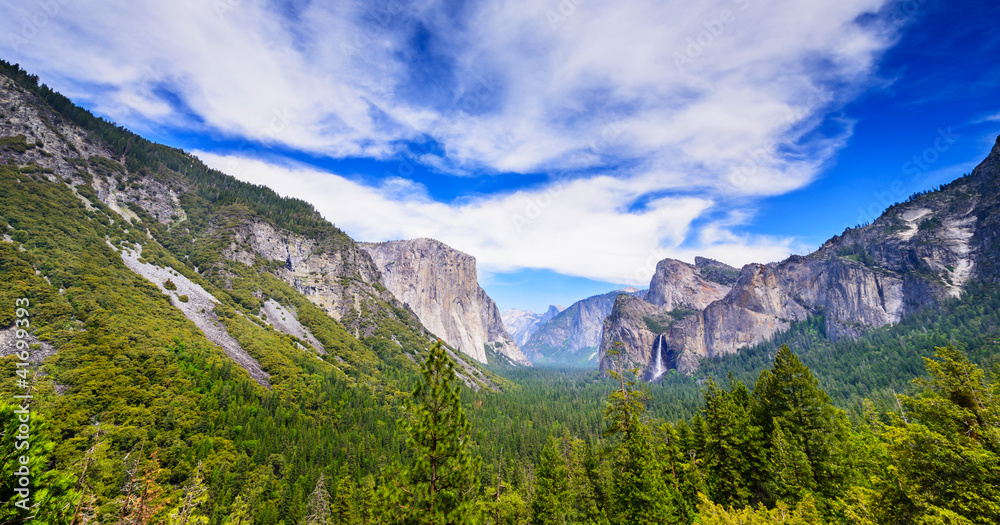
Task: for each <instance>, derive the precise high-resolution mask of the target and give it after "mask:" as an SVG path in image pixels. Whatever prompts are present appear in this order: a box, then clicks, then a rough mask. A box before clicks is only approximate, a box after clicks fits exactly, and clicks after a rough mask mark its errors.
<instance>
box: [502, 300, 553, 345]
mask: <svg viewBox="0 0 1000 525" xmlns="http://www.w3.org/2000/svg"><path fill="white" fill-rule="evenodd" d="M563 310H565V308H563V307H562V306H558V305H549V309H548V310H546V311H545V313H543V314H537V313H535V312H529V311H528V310H519V309H517V308H511V309H508V310H504V311H503V312H502V313H501V314H500V319H501V320H503V326H504V328H506V329H507V333H508V334H510V336H511V338H512V339H514V342H515V343H517V344H518V346H522V347H523V346H524V345H525V344H526V343H527V342H528V339H529V338H530V337H531V336H532V334H534V333H535V332H536V331H537V330H538V327H540V326H541V325H543V324H545V323H547V322H549V320H550V319H552V318H553V317H555V316H556V315H558V314H559V312H561V311H563Z"/></svg>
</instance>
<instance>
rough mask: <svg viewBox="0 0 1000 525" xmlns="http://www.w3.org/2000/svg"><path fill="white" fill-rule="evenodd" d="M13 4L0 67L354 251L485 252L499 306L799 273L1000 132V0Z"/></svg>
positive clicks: (966, 161)
mask: <svg viewBox="0 0 1000 525" xmlns="http://www.w3.org/2000/svg"><path fill="white" fill-rule="evenodd" d="M2 9H3V11H4V15H5V16H4V17H2V18H0V36H2V38H0V56H2V57H3V58H4V59H6V60H10V61H15V62H19V63H21V65H22V66H23V67H25V68H26V69H28V70H29V71H31V72H32V73H35V74H38V75H39V76H40V77H41V78H42V81H44V82H46V83H47V84H49V85H50V86H52V87H54V88H56V89H57V90H59V91H61V92H63V93H64V94H66V95H68V96H70V97H71V98H73V99H74V100H75V101H77V102H78V103H80V104H81V105H83V106H85V107H87V108H89V109H91V110H93V111H94V112H95V113H98V114H100V115H103V116H106V117H108V118H110V119H113V120H115V121H117V122H119V123H122V124H124V125H126V126H128V127H130V128H132V129H134V130H136V131H137V132H139V133H142V134H143V135H145V136H148V137H150V138H152V139H154V140H157V141H160V142H163V143H166V144H169V145H173V146H177V147H182V148H184V149H186V150H188V151H193V152H195V153H196V154H197V155H199V156H200V157H201V158H202V159H203V160H205V162H207V163H208V164H209V165H212V166H214V167H217V168H219V169H222V170H223V171H226V172H228V173H230V174H232V175H234V176H236V177H238V178H241V179H243V180H247V181H251V182H254V183H261V184H266V185H268V186H270V187H272V188H274V189H275V190H277V191H278V192H279V193H281V194H284V195H290V196H295V197H299V198H303V199H305V200H308V201H310V202H312V203H313V204H314V205H315V206H316V207H317V209H319V210H320V211H321V212H322V213H323V214H324V216H326V217H327V218H328V219H329V220H331V221H332V222H334V223H335V224H337V225H338V226H340V227H341V228H343V229H344V230H345V231H347V232H348V233H349V234H351V235H352V236H353V237H354V238H356V239H358V240H365V241H375V240H388V239H400V238H414V237H433V238H437V239H440V240H441V241H443V242H445V243H447V244H449V245H451V246H453V247H455V248H458V249H460V250H463V251H465V252H468V253H470V254H472V255H474V256H476V257H477V259H478V263H479V270H480V282H481V284H482V285H483V287H484V288H486V290H487V291H488V292H489V293H490V295H491V296H492V297H493V298H494V299H495V300H496V301H497V303H498V304H499V306H500V307H501V308H502V309H506V308H508V307H519V308H524V309H531V310H534V311H543V310H544V309H545V308H546V306H547V305H548V304H550V303H557V304H562V305H563V306H567V305H569V304H570V303H572V302H573V301H574V300H576V299H579V298H583V297H586V296H589V295H594V294H597V293H603V292H606V291H610V290H612V289H615V288H619V287H621V286H625V285H635V286H639V287H643V286H645V285H646V284H647V283H648V280H649V277H650V276H651V275H652V272H653V269H654V268H655V263H656V262H657V261H658V260H660V259H662V258H666V257H673V258H678V259H681V260H686V261H689V262H690V261H693V259H694V257H695V256H696V255H705V256H710V257H714V258H717V259H719V260H722V261H724V262H727V263H730V264H733V265H737V266H738V265H742V264H745V263H748V262H767V261H773V260H779V259H782V258H784V257H785V256H787V255H788V254H790V253H804V252H808V251H811V250H812V249H815V248H816V247H817V246H819V244H821V243H822V242H823V241H824V240H825V239H827V238H829V237H831V236H832V235H834V234H838V233H840V232H842V231H843V229H844V228H846V227H848V226H852V225H854V224H857V223H858V222H864V221H867V220H871V219H873V218H874V217H875V216H876V215H877V214H878V213H879V212H880V211H881V209H883V208H885V207H886V206H887V205H889V204H891V203H893V202H896V201H899V200H903V199H905V198H906V197H907V196H908V195H910V194H911V193H913V192H915V191H921V190H926V189H930V188H932V187H935V186H937V185H939V184H941V183H944V182H947V181H949V180H952V179H954V178H955V177H957V176H959V175H961V174H963V173H966V172H968V171H971V169H972V168H973V167H974V166H975V164H976V163H977V162H979V161H980V160H982V158H983V157H984V156H985V155H986V153H987V152H988V151H989V149H990V147H991V145H992V144H993V142H994V140H995V138H996V136H997V135H998V134H1000V97H997V96H996V95H997V94H998V93H1000V67H998V63H1000V61H998V60H997V58H996V57H998V56H1000V32H997V31H995V28H994V27H993V25H994V24H995V21H996V20H998V19H1000V16H998V15H1000V5H997V4H996V2H987V1H970V0H961V1H950V2H944V1H941V0H904V1H898V0H894V1H883V0H836V1H835V0H816V1H811V2H802V1H801V0H704V1H700V2H697V3H692V2H687V1H683V0H629V1H620V2H613V3H612V2H592V1H582V0H481V1H464V2H463V1H457V0H423V1H420V2H397V1H395V0H387V1H382V0H376V1H374V2H371V1H340V2H308V1H294V2H269V1H256V0H211V1H204V0H178V1H176V2H169V3H167V2H153V1H125V0H110V1H107V2H102V3H101V4H100V5H99V6H95V5H81V4H80V3H75V2H69V1H65V0H51V1H50V2H47V3H44V2H43V3H34V2H23V3H20V4H19V5H16V6H13V5H10V6H4V7H3V8H2Z"/></svg>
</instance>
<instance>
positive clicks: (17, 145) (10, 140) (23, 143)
mask: <svg viewBox="0 0 1000 525" xmlns="http://www.w3.org/2000/svg"><path fill="white" fill-rule="evenodd" d="M34 147H35V143H34V142H28V140H27V137H25V136H24V135H15V136H13V137H0V150H5V151H13V152H14V153H24V152H26V151H28V150H30V149H33V148H34Z"/></svg>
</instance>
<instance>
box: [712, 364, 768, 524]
mask: <svg viewBox="0 0 1000 525" xmlns="http://www.w3.org/2000/svg"><path fill="white" fill-rule="evenodd" d="M749 399H750V397H749V392H748V391H747V389H746V387H745V386H744V385H743V384H742V383H735V384H733V385H732V388H731V390H730V391H729V392H727V391H725V390H723V389H722V388H720V387H719V386H718V385H717V384H716V383H715V381H714V380H712V379H709V380H708V387H707V388H706V390H705V407H704V408H703V409H702V412H703V413H704V417H705V428H706V430H707V433H706V434H705V448H704V460H705V469H706V471H707V472H708V475H709V483H708V486H709V491H710V493H711V496H712V499H713V500H714V501H716V502H719V503H723V504H726V505H736V506H740V507H742V506H744V505H747V504H748V503H754V502H757V501H760V500H761V499H762V495H763V487H762V485H763V477H764V469H765V459H766V446H765V445H764V443H763V438H762V435H763V434H762V432H761V430H760V427H758V426H757V425H755V424H753V420H752V417H751V414H750V412H749V410H748V406H747V405H748V404H749Z"/></svg>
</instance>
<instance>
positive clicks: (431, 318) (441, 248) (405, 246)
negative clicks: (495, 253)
mask: <svg viewBox="0 0 1000 525" xmlns="http://www.w3.org/2000/svg"><path fill="white" fill-rule="evenodd" d="M359 246H360V247H361V249H362V250H364V251H365V252H366V253H368V254H369V255H370V256H371V258H372V260H373V261H374V262H375V264H376V265H377V266H378V268H379V270H380V271H381V272H382V283H383V284H384V285H385V287H386V288H387V289H388V290H389V291H390V292H392V294H393V295H395V296H396V298H398V299H399V300H400V301H401V302H403V303H404V304H406V305H407V306H409V307H410V309H411V310H413V311H414V313H416V314H417V317H418V318H419V319H420V322H421V323H422V324H423V325H424V326H425V327H427V329H428V330H430V331H431V332H432V333H434V334H436V335H437V336H438V337H440V338H441V339H442V340H444V341H445V342H446V343H448V344H450V345H452V346H454V347H455V348H458V349H459V350H461V351H462V352H464V353H465V354H467V355H469V356H471V357H473V358H475V359H476V360H478V361H480V362H483V363H485V362H486V361H487V358H486V347H487V346H489V347H490V349H491V350H492V351H494V352H497V353H499V354H501V355H504V356H506V357H507V358H508V359H510V360H511V361H513V362H515V363H517V364H521V365H530V364H531V363H530V361H528V359H527V358H526V357H525V356H524V354H523V353H521V350H520V348H518V346H517V343H515V342H514V341H513V340H512V339H511V337H510V335H508V333H507V330H506V328H504V325H503V321H502V319H501V317H500V310H499V309H498V308H497V306H496V303H494V302H493V299H490V297H489V296H488V295H487V294H486V291H485V290H483V289H482V288H481V287H480V286H479V283H478V281H477V273H476V259H475V258H474V257H472V256H471V255H468V254H465V253H462V252H460V251H458V250H455V249H453V248H451V247H449V246H447V245H445V244H443V243H441V242H439V241H436V240H433V239H414V240H409V241H392V242H383V243H362V244H360V245H359Z"/></svg>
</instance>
